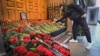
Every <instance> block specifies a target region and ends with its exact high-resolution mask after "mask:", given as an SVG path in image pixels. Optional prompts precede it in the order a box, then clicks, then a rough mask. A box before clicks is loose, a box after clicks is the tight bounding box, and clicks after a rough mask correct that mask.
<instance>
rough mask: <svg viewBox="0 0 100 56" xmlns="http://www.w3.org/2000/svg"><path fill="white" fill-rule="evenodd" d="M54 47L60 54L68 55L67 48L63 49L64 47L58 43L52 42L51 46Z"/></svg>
mask: <svg viewBox="0 0 100 56" xmlns="http://www.w3.org/2000/svg"><path fill="white" fill-rule="evenodd" d="M53 47H54V48H55V49H57V50H58V51H59V52H61V53H62V56H68V55H70V51H69V50H68V49H65V48H64V47H62V46H60V45H58V44H54V46H53Z"/></svg>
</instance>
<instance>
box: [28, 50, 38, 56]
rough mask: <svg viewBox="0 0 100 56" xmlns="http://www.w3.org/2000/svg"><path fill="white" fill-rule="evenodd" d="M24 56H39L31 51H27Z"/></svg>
mask: <svg viewBox="0 0 100 56" xmlns="http://www.w3.org/2000/svg"><path fill="white" fill-rule="evenodd" d="M26 56H40V55H39V54H38V53H34V52H32V51H28V52H27V53H26Z"/></svg>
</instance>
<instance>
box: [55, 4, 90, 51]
mask: <svg viewBox="0 0 100 56" xmlns="http://www.w3.org/2000/svg"><path fill="white" fill-rule="evenodd" d="M60 8H61V11H62V12H63V16H62V18H61V19H59V20H58V21H57V22H59V21H62V20H64V19H66V18H67V17H69V18H70V19H71V20H73V26H72V32H73V39H71V40H70V42H76V43H77V42H78V41H77V31H78V26H79V25H80V26H81V27H82V30H83V32H84V34H85V35H86V38H87V41H88V46H86V48H87V49H90V47H91V46H92V42H91V34H90V31H89V28H88V25H87V22H86V13H85V12H84V10H83V8H81V7H80V6H79V5H77V4H74V3H72V4H69V5H67V6H65V5H60Z"/></svg>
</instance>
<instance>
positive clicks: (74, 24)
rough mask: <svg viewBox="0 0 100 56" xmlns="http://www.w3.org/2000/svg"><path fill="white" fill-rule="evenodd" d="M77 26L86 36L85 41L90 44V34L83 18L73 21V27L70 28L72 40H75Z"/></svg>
mask: <svg viewBox="0 0 100 56" xmlns="http://www.w3.org/2000/svg"><path fill="white" fill-rule="evenodd" d="M79 25H80V26H81V28H82V30H83V32H84V34H85V35H86V38H87V41H88V42H90V43H91V34H90V30H89V28H88V24H87V22H86V19H85V18H81V19H79V20H77V21H73V27H72V31H73V39H74V40H76V39H77V31H78V27H79Z"/></svg>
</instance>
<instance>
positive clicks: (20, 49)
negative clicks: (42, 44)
mask: <svg viewBox="0 0 100 56" xmlns="http://www.w3.org/2000/svg"><path fill="white" fill-rule="evenodd" d="M13 51H14V52H15V53H17V54H18V55H24V54H26V52H27V49H26V48H25V47H24V46H16V47H15V48H14V49H13Z"/></svg>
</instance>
